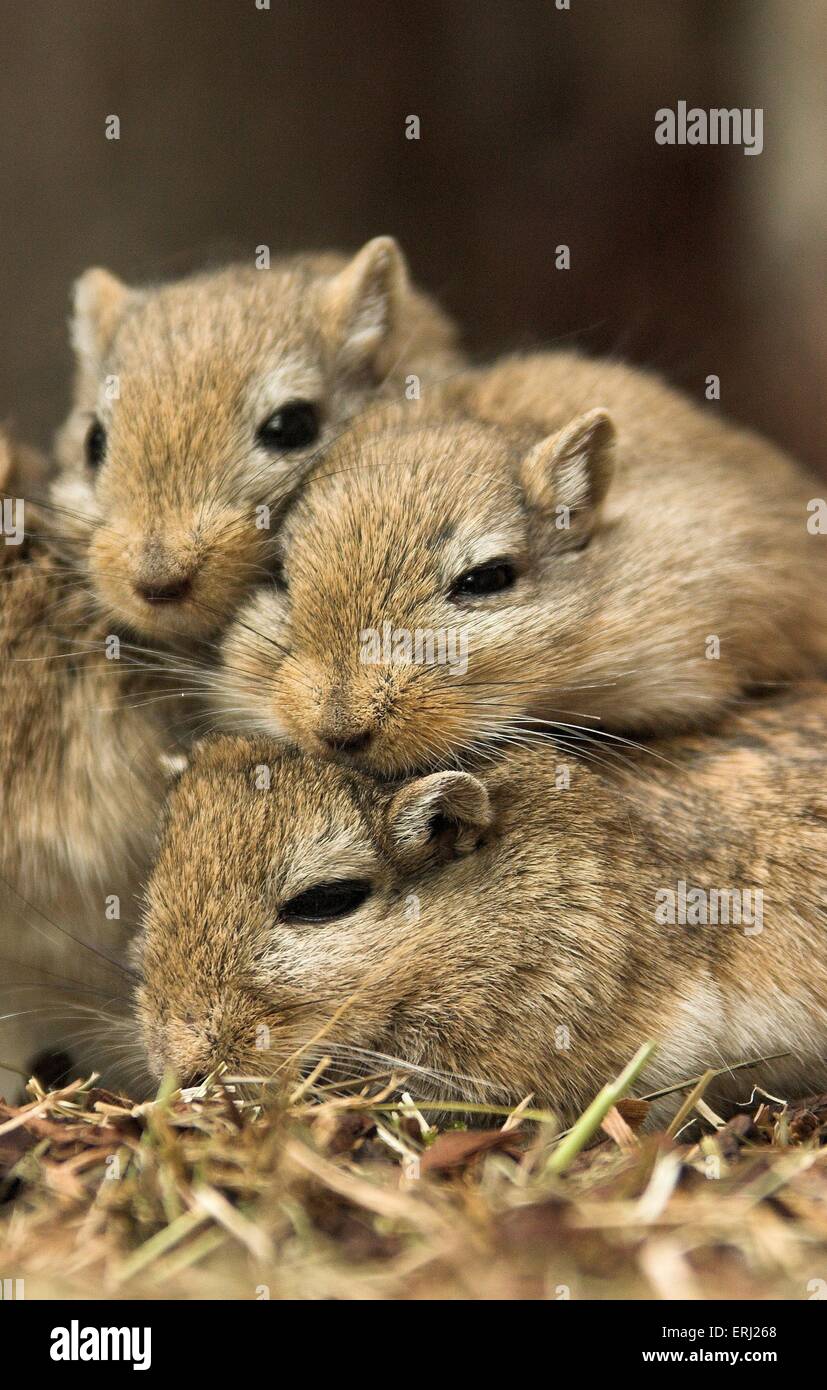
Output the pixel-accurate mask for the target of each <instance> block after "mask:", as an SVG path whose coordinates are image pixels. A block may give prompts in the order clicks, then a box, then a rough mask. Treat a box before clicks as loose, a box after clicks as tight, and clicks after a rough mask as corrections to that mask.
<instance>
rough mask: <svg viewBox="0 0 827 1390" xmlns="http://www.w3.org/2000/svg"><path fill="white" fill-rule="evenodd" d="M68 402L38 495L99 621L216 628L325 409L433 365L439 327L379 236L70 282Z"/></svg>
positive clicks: (355, 404)
mask: <svg viewBox="0 0 827 1390" xmlns="http://www.w3.org/2000/svg"><path fill="white" fill-rule="evenodd" d="M73 340H74V345H75V350H76V354H77V377H76V391H75V402H74V407H73V409H72V412H71V414H70V416H69V419H68V421H67V423H66V425H65V426H64V428H63V430H62V431H61V434H60V437H59V441H58V460H59V464H60V467H59V471H58V476H57V478H56V480H55V483H54V485H53V488H52V502H53V505H54V506H55V507H57V508H60V515H61V516H62V521H63V524H62V531H63V537H64V541H65V542H66V544H67V546H68V547H69V548H70V549H71V551H72V553H73V554H74V556H75V558H76V560H79V561H80V562H81V563H82V564H83V566H84V568H85V569H86V570H87V571H88V575H89V577H90V580H91V583H92V586H93V588H94V590H95V592H96V594H97V597H98V599H99V601H100V603H101V604H102V606H103V608H104V609H105V611H106V612H107V613H109V614H110V616H111V617H112V618H113V620H117V621H119V622H120V623H121V624H124V625H126V626H128V627H129V628H130V629H131V630H132V631H134V632H137V633H139V634H141V635H143V636H144V637H145V638H149V639H152V640H154V641H155V642H156V643H157V642H162V641H165V640H172V641H178V642H180V641H182V640H189V639H194V638H199V637H202V636H204V635H209V634H210V633H212V632H214V631H217V630H219V629H220V628H221V627H222V626H223V624H224V623H225V622H226V620H227V618H228V616H229V615H230V614H231V613H232V611H233V608H234V607H235V605H236V604H237V603H238V601H239V600H240V598H242V597H243V596H244V595H245V593H246V591H247V590H248V589H249V588H250V587H251V586H252V585H253V584H254V583H255V582H257V581H258V580H260V579H261V578H262V577H263V576H265V575H266V574H267V573H268V570H269V569H270V566H271V563H272V554H273V539H274V535H275V531H276V527H277V519H278V513H279V509H280V507H281V506H282V504H283V503H284V501H285V499H286V498H287V497H288V496H289V494H290V492H291V490H292V489H293V487H294V486H295V485H296V483H297V482H298V480H299V479H300V478H301V476H302V473H303V471H304V470H306V469H307V467H308V466H309V463H310V461H311V460H312V459H313V457H314V455H315V454H316V453H317V452H318V451H319V450H320V449H323V448H324V447H325V446H326V444H328V443H329V442H330V441H331V440H332V439H333V438H335V436H336V433H337V432H338V431H339V430H340V429H341V428H342V426H343V424H344V423H345V422H346V421H348V420H349V419H351V417H352V416H353V415H354V414H355V413H357V412H358V411H359V410H360V409H362V408H363V407H364V406H365V405H367V404H369V403H370V401H371V400H373V399H375V398H379V397H381V395H382V394H383V393H385V394H391V395H393V396H394V397H399V398H403V397H404V393H405V390H406V389H407V386H406V383H412V385H411V386H410V389H412V390H414V391H419V390H420V389H422V388H423V386H424V384H426V383H427V382H429V381H432V380H438V379H441V378H443V377H445V376H447V375H449V374H450V372H451V371H452V370H454V369H455V368H456V366H457V364H458V362H459V360H460V359H459V356H458V353H457V349H456V346H455V334H454V330H453V327H452V325H451V324H450V323H449V321H448V319H447V318H446V317H445V316H444V315H443V314H442V312H441V311H440V310H439V309H438V308H437V307H436V305H435V304H434V302H433V301H432V300H431V299H429V298H428V297H427V296H426V295H424V294H422V293H420V292H419V291H418V290H415V289H414V288H412V286H411V285H410V283H409V280H408V274H407V269H406V264H405V261H404V259H403V257H402V253H401V252H400V250H399V248H398V246H397V245H396V243H395V242H394V241H393V240H392V239H391V238H389V237H377V238H376V239H375V240H373V241H370V242H368V243H367V245H366V246H364V247H363V248H362V250H361V251H360V252H359V253H358V254H357V255H356V256H355V257H353V258H352V259H351V260H348V259H347V258H345V257H343V256H340V255H337V254H333V253H330V254H318V255H302V256H296V257H293V258H292V259H286V260H279V261H275V262H274V263H273V265H272V266H271V267H270V268H267V269H258V268H256V267H255V266H254V265H252V264H251V265H249V266H244V265H233V266H230V267H228V268H226V269H222V270H215V271H206V272H203V273H201V274H197V275H194V276H192V277H190V278H187V279H183V280H178V281H175V282H173V283H171V284H166V285H161V286H158V287H149V288H145V289H130V288H128V287H127V286H126V285H124V284H122V283H121V281H120V280H118V279H116V278H115V277H114V276H113V275H111V274H109V273H108V272H107V271H103V270H90V271H87V272H86V273H85V274H84V275H83V276H82V277H81V279H80V280H79V281H78V284H77V286H76V291H75V316H74V322H73Z"/></svg>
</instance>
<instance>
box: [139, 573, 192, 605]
mask: <svg viewBox="0 0 827 1390" xmlns="http://www.w3.org/2000/svg"><path fill="white" fill-rule="evenodd" d="M191 589H192V578H191V577H190V575H182V576H181V578H180V579H168V580H167V581H166V582H165V583H161V584H157V583H156V584H145V583H143V582H141V581H138V582H137V583H136V585H135V592H136V594H138V595H140V597H141V598H142V599H145V600H146V602H147V603H178V602H180V600H181V599H184V598H186V597H187V595H188V594H189V593H190V591H191Z"/></svg>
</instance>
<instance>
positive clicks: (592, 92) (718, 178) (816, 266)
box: [0, 0, 827, 471]
mask: <svg viewBox="0 0 827 1390" xmlns="http://www.w3.org/2000/svg"><path fill="white" fill-rule="evenodd" d="M557 3H559V0H512V3H510V4H507V5H504V4H495V3H493V0H396V3H389V0H270V8H269V9H265V8H258V7H257V0H209V3H205V0H174V2H173V0H129V2H128V3H126V0H80V3H74V4H71V5H70V4H59V3H57V2H56V0H26V4H25V5H23V4H20V3H19V0H3V4H2V11H0V13H2V21H1V25H2V51H3V55H4V58H3V70H2V75H0V174H2V177H1V178H0V313H2V320H3V322H2V344H3V352H2V355H0V418H5V419H6V420H7V421H8V422H10V423H11V424H12V425H13V426H14V427H15V428H16V429H17V430H18V431H19V432H20V433H21V434H23V435H24V436H25V437H29V438H31V439H33V440H34V441H35V442H38V443H41V444H42V443H46V442H48V440H49V438H50V436H51V433H52V430H53V429H54V427H55V425H56V424H57V423H58V422H59V420H60V419H61V417H62V415H63V413H64V411H65V408H66V403H67V399H68V391H69V382H70V372H71V362H70V356H69V350H68V346H67V342H66V315H67V311H68V299H69V289H70V284H71V281H72V280H73V278H74V277H75V276H76V275H77V274H79V272H80V271H81V270H83V269H84V268H85V267H86V266H88V265H91V264H103V265H106V266H108V267H109V268H110V269H112V270H114V271H117V272H118V273H119V274H121V275H123V276H124V277H126V278H133V279H138V280H139V279H146V278H159V277H168V276H174V275H178V274H180V273H183V272H185V271H187V270H189V269H191V268H193V267H196V266H199V265H202V264H204V263H205V262H215V261H216V260H220V259H222V258H225V257H227V256H229V255H236V256H240V257H243V258H245V259H251V258H252V255H253V248H254V247H255V246H256V245H258V244H260V243H266V244H268V245H269V246H270V247H271V250H272V252H273V253H274V254H277V253H278V252H279V251H281V250H297V249H301V248H303V247H327V246H335V247H343V248H356V247H357V246H358V245H359V244H360V243H361V242H362V241H364V240H366V239H367V238H368V237H370V236H373V235H375V234H377V233H379V232H389V233H393V234H394V235H396V236H397V237H399V239H400V241H401V242H402V244H403V246H404V247H405V249H406V251H407V253H408V255H409V258H410V261H411V264H412V266H413V269H414V273H415V274H416V276H417V277H418V278H419V279H420V280H421V282H422V283H423V284H424V285H426V286H428V287H429V288H430V289H432V290H433V291H435V292H436V293H437V294H438V295H439V296H440V297H441V299H442V300H443V302H444V304H445V305H446V307H447V308H448V309H449V310H451V311H452V312H453V313H454V314H455V315H456V316H457V317H458V319H459V320H460V322H461V323H462V324H463V326H464V330H465V341H466V345H467V346H468V348H469V349H470V351H471V352H472V353H474V354H475V355H477V356H481V357H484V356H487V355H490V354H492V353H494V352H496V351H498V350H500V349H503V348H524V347H531V346H534V345H536V344H538V343H544V342H557V343H561V344H566V345H569V344H574V343H579V344H581V345H582V346H583V347H585V348H587V349H588V350H590V351H593V352H614V353H617V354H620V355H622V356H625V357H626V358H628V359H630V360H632V361H636V362H641V363H648V364H650V365H654V366H656V367H658V368H660V369H661V370H662V371H663V372H665V373H666V375H667V376H668V377H669V378H670V379H672V380H673V381H675V382H676V383H679V384H680V385H682V386H684V387H685V388H687V389H688V390H689V391H690V392H691V393H693V394H694V395H696V396H698V397H699V398H701V397H702V396H703V391H704V381H705V378H706V376H707V375H709V374H710V373H715V374H717V375H718V376H720V378H721V407H722V409H725V410H726V411H727V412H728V413H729V414H731V415H734V416H735V417H737V418H739V419H741V420H743V421H745V422H747V423H750V424H753V425H756V426H758V427H759V428H762V429H764V430H765V431H767V432H768V433H769V434H770V435H772V436H773V437H775V438H776V439H777V440H779V441H780V442H782V443H783V444H785V445H786V446H787V447H789V448H790V449H792V450H794V451H795V452H797V453H798V454H799V455H800V456H802V457H804V458H805V459H807V460H809V462H810V463H812V464H813V465H814V466H815V467H817V468H819V469H821V470H822V471H824V470H825V454H824V450H823V445H822V422H823V420H824V417H825V409H824V407H825V395H827V390H826V389H825V388H827V337H826V335H825V330H824V324H825V311H827V302H826V301H827V273H826V272H827V241H825V236H824V227H825V214H827V87H825V81H824V55H825V53H827V5H825V4H824V3H823V0H635V3H634V4H628V3H627V4H621V3H619V0H570V9H568V10H566V9H558V8H556V4H557ZM264 4H265V0H258V5H262V6H263V5H264ZM680 100H685V101H687V102H688V103H689V105H690V106H691V105H697V106H701V107H707V108H708V107H711V106H726V107H734V106H738V107H762V108H763V110H764V150H763V153H762V154H760V155H758V156H746V155H745V154H744V153H743V150H742V149H740V148H737V147H734V148H733V147H718V148H715V147H703V146H701V147H693V146H683V147H681V146H674V147H667V146H659V145H657V144H656V143H655V139H654V130H655V112H656V110H657V109H658V108H659V107H663V106H669V107H673V108H674V107H676V106H677V103H678V101H680ZM111 114H116V115H118V116H119V118H120V122H121V138H120V140H119V141H109V140H107V139H105V135H104V127H105V120H106V117H107V116H108V115H111ZM410 115H416V116H418V117H419V119H420V122H421V138H420V139H419V140H418V141H413V140H408V139H406V135H405V130H406V118H407V117H408V116H410ZM563 243H564V244H566V245H568V246H569V247H570V248H571V268H570V269H569V270H566V271H564V270H558V269H556V268H555V254H554V253H555V247H556V246H558V245H559V244H563Z"/></svg>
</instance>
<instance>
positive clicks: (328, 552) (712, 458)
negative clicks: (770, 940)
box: [215, 354, 827, 774]
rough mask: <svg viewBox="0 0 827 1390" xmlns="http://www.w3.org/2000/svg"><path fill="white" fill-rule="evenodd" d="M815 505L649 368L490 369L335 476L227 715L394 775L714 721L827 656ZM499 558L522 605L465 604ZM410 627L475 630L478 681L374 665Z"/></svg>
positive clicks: (377, 425)
mask: <svg viewBox="0 0 827 1390" xmlns="http://www.w3.org/2000/svg"><path fill="white" fill-rule="evenodd" d="M814 490H815V491H816V492H817V490H818V484H817V483H815V482H814V481H811V480H810V479H809V478H808V477H807V475H806V474H805V473H803V472H802V471H801V470H800V469H799V468H798V467H797V466H796V465H795V464H794V463H793V462H792V460H790V459H789V458H787V457H786V456H785V455H784V454H783V453H781V452H780V451H779V450H777V449H775V448H774V447H772V446H771V445H770V444H768V443H766V442H765V441H763V440H761V439H760V438H758V437H757V436H755V435H754V434H750V433H748V432H747V431H745V430H741V429H738V428H736V427H734V426H732V425H729V424H726V423H724V422H722V421H721V420H720V419H719V418H717V417H716V416H715V415H714V414H713V413H712V412H711V411H704V410H701V409H699V408H698V407H697V406H695V405H693V404H692V403H690V402H689V401H688V400H686V399H684V398H683V397H682V396H681V395H679V394H678V393H676V392H674V391H672V390H671V389H669V388H668V387H666V386H665V385H663V384H662V383H661V382H660V381H658V380H657V379H656V378H654V377H653V376H650V375H648V374H647V373H644V372H640V371H637V370H632V369H630V368H627V367H623V366H619V365H613V364H610V363H605V362H591V361H587V360H585V359H583V358H580V357H578V356H575V355H572V354H548V355H544V356H539V357H529V358H525V359H518V360H513V361H506V362H503V363H501V364H499V365H497V366H495V367H493V368H491V369H489V370H486V371H480V372H471V373H467V374H465V375H464V376H461V377H459V378H457V379H456V380H455V381H453V382H452V383H450V384H449V385H447V386H445V387H444V388H442V389H441V390H440V389H435V390H432V391H430V392H427V393H426V395H425V398H424V399H423V401H422V402H421V403H419V404H411V405H409V406H401V407H398V406H394V407H390V406H388V407H384V408H383V410H382V411H379V412H376V413H372V414H371V417H370V419H369V420H368V421H367V422H360V425H359V427H358V428H357V429H356V430H354V431H353V432H352V433H351V434H345V435H344V436H343V437H342V438H341V439H340V440H339V441H338V443H337V444H335V445H334V446H333V447H332V449H331V450H330V451H329V452H328V454H327V455H326V456H325V458H324V459H323V460H321V461H320V462H319V464H318V465H317V467H316V469H315V471H314V472H313V473H312V474H311V475H310V478H309V480H308V482H307V483H306V485H305V488H304V489H303V491H302V493H301V494H300V495H299V496H298V498H297V500H296V501H295V503H294V505H293V506H292V507H291V508H290V509H289V510H288V512H287V515H286V517H285V521H284V524H283V527H282V529H281V532H280V535H279V538H278V545H279V548H280V552H281V557H282V569H283V578H284V583H282V584H281V585H280V586H279V585H274V584H271V585H269V586H268V585H263V586H262V587H261V589H260V590H259V591H258V592H257V594H256V595H255V596H254V597H253V598H252V599H251V600H250V601H249V603H248V604H247V605H245V607H244V608H243V609H242V610H241V612H240V614H239V621H238V622H237V624H236V625H235V626H234V627H232V628H231V629H230V631H229V633H228V635H227V638H226V640H225V644H224V655H225V660H226V666H225V669H224V671H223V672H220V673H219V675H218V676H217V679H216V691H215V698H216V701H217V703H218V704H219V706H221V705H224V706H226V708H227V710H228V711H229V713H228V715H227V719H228V721H229V722H230V726H231V727H236V728H239V729H243V730H248V731H249V730H255V729H257V730H261V731H262V732H268V733H271V734H273V735H276V736H278V735H287V736H289V737H293V738H295V739H297V740H298V741H299V742H300V743H301V745H302V746H303V747H304V748H305V749H306V750H307V751H310V752H319V753H324V754H329V753H330V751H331V747H334V748H338V749H342V748H344V749H345V750H346V751H347V753H348V756H351V757H352V759H353V761H354V763H355V764H357V765H359V766H362V767H364V768H366V769H369V770H371V771H374V772H380V773H385V774H388V773H393V774H398V773H404V772H408V771H413V770H417V769H422V768H426V767H429V766H439V765H445V764H446V763H447V762H451V761H453V760H455V759H457V758H462V757H464V756H466V755H467V754H468V753H469V752H473V751H479V750H480V749H481V748H485V749H487V748H489V747H490V745H492V744H497V743H498V742H502V741H506V742H507V741H508V740H509V739H511V738H513V737H518V738H519V737H525V736H526V729H528V730H529V731H533V732H537V731H539V730H541V729H542V730H546V729H548V728H549V727H550V726H556V727H557V728H558V729H559V728H561V727H565V726H566V725H571V724H577V725H584V726H586V727H591V728H595V729H606V730H610V731H611V730H613V731H643V732H647V733H648V732H663V731H670V730H680V729H683V728H689V727H692V726H697V725H701V724H705V723H711V722H713V721H714V719H715V718H717V717H718V716H719V715H720V714H721V713H722V711H723V709H724V708H725V707H726V706H727V705H728V704H730V703H731V702H732V700H733V699H734V698H736V697H737V696H738V695H739V694H740V693H741V692H742V691H744V690H745V689H746V688H748V687H749V686H752V685H759V684H762V683H769V684H770V685H771V684H773V683H775V682H777V681H779V680H783V681H786V680H789V679H793V678H796V677H799V676H802V675H806V674H811V673H813V672H814V671H817V670H818V669H819V667H820V666H821V664H822V663H823V662H824V661H825V658H826V657H827V539H826V538H825V537H823V536H819V535H813V534H810V532H809V531H808V521H809V520H810V516H809V513H808V509H807V503H808V501H809V500H810V499H811V497H812V496H813V493H814ZM500 561H502V562H506V563H507V565H508V566H509V567H510V569H511V571H512V572H513V575H514V582H513V584H511V586H510V587H505V588H503V589H502V591H500V592H494V593H491V594H489V595H488V596H482V597H479V596H478V597H474V596H470V597H466V596H465V595H463V594H462V593H460V594H457V593H452V585H453V584H454V582H455V581H456V580H457V578H458V577H459V576H461V575H462V574H463V573H464V572H468V571H472V570H475V569H477V568H478V567H480V566H485V565H486V564H490V563H496V562H500ZM386 631H387V633H388V634H389V641H390V642H391V643H393V642H395V641H396V635H397V634H401V635H402V638H404V637H405V634H407V635H408V638H409V639H410V640H411V641H413V640H414V639H415V637H416V634H417V633H422V634H429V633H430V634H437V635H439V634H448V635H449V636H450V635H451V634H452V633H453V634H454V646H456V639H457V636H458V635H459V636H460V637H462V638H463V640H464V641H465V642H467V668H466V669H464V670H462V669H459V668H458V665H457V662H456V657H455V659H454V662H453V664H452V662H451V660H450V655H449V658H448V659H447V660H446V659H445V658H443V659H442V660H436V661H434V660H428V659H425V660H417V659H413V660H411V659H409V657H408V655H407V654H406V652H405V649H404V646H403V647H402V649H401V650H402V654H401V655H397V654H396V652H395V651H394V652H393V654H392V655H389V652H390V650H391V648H390V647H389V646H388V645H386V644H385V643H384V642H382V644H381V646H382V650H381V653H380V654H379V656H378V658H375V659H372V660H370V661H366V660H365V642H366V634H370V633H376V634H378V635H379V636H380V637H382V635H383V633H384V632H386ZM376 650H377V651H378V650H379V647H378V645H377V648H376ZM426 651H427V648H426ZM449 653H450V648H449Z"/></svg>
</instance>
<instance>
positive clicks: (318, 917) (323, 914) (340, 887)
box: [279, 878, 371, 922]
mask: <svg viewBox="0 0 827 1390" xmlns="http://www.w3.org/2000/svg"><path fill="white" fill-rule="evenodd" d="M370 892H371V886H370V884H369V883H368V882H366V881H365V880H364V879H361V878H351V879H343V880H342V881H341V882H339V883H317V884H316V886H315V888H308V889H307V891H306V892H304V893H299V894H298V896H297V897H295V898H291V899H290V901H289V902H286V903H285V904H284V906H283V907H282V909H281V911H280V913H279V916H280V917H281V919H282V921H283V922H331V921H332V920H333V919H334V918H335V917H347V915H348V913H350V912H355V911H356V909H357V907H361V906H362V903H363V902H364V901H365V899H366V898H368V897H370Z"/></svg>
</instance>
